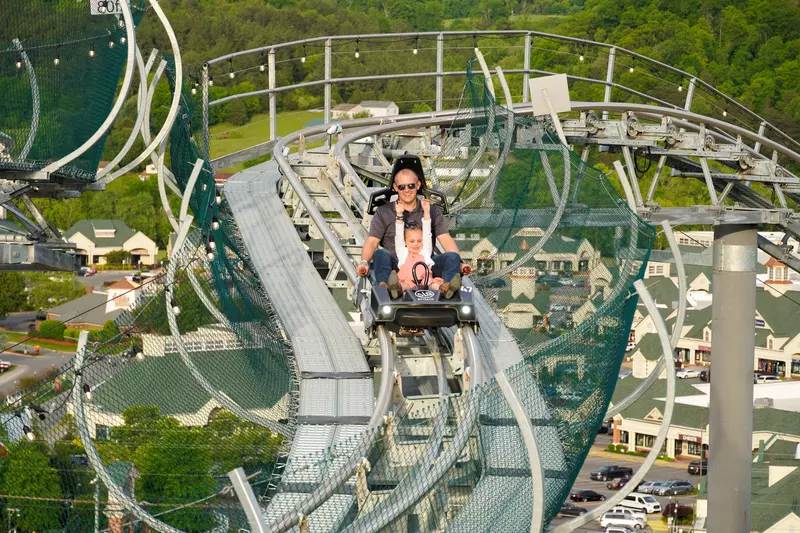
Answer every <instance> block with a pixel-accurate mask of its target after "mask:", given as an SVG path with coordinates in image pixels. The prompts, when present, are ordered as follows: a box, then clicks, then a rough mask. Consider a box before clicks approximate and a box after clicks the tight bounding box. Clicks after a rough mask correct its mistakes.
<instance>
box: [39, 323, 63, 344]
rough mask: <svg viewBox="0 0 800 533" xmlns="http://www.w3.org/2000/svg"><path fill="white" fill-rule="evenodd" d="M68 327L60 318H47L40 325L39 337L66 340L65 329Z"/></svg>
mask: <svg viewBox="0 0 800 533" xmlns="http://www.w3.org/2000/svg"><path fill="white" fill-rule="evenodd" d="M66 329H67V327H66V326H65V325H64V324H62V323H61V322H60V321H58V320H45V321H44V322H42V323H41V324H40V325H39V335H38V336H39V338H42V339H53V340H57V341H61V340H64V331H65V330H66Z"/></svg>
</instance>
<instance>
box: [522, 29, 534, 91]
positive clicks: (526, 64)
mask: <svg viewBox="0 0 800 533" xmlns="http://www.w3.org/2000/svg"><path fill="white" fill-rule="evenodd" d="M531 41H532V37H531V34H530V33H529V34H527V35H525V52H524V55H523V57H522V65H523V66H522V68H523V69H525V74H523V75H522V101H523V102H527V101H528V99H529V98H530V95H529V93H528V91H529V89H528V80H530V79H531V75H530V73H529V72H530V70H531Z"/></svg>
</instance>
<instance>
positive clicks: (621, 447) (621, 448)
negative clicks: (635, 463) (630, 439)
mask: <svg viewBox="0 0 800 533" xmlns="http://www.w3.org/2000/svg"><path fill="white" fill-rule="evenodd" d="M627 451H628V447H627V446H626V445H625V444H617V452H619V453H626V452H627Z"/></svg>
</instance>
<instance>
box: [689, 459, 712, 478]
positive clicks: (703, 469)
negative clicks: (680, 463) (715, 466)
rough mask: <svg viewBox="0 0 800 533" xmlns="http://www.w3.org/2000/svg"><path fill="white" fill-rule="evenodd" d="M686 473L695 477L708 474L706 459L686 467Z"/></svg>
mask: <svg viewBox="0 0 800 533" xmlns="http://www.w3.org/2000/svg"><path fill="white" fill-rule="evenodd" d="M686 471H687V472H689V473H690V474H693V475H695V476H704V475H706V474H707V473H708V459H703V460H702V461H692V462H691V463H689V466H688V467H686Z"/></svg>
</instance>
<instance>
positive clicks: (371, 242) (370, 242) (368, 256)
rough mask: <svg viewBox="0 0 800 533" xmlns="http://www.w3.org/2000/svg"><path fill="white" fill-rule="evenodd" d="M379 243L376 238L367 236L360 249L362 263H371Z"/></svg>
mask: <svg viewBox="0 0 800 533" xmlns="http://www.w3.org/2000/svg"><path fill="white" fill-rule="evenodd" d="M380 243H381V240H380V239H379V238H377V237H373V236H371V235H370V236H369V237H367V240H366V241H364V246H362V247H361V260H362V261H371V260H372V256H373V255H375V250H377V249H378V245H379V244H380Z"/></svg>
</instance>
